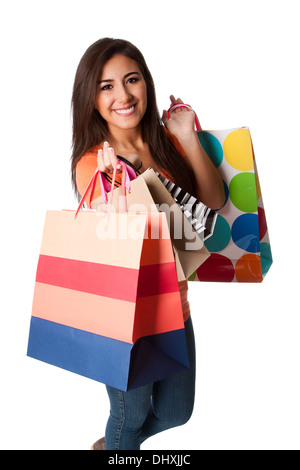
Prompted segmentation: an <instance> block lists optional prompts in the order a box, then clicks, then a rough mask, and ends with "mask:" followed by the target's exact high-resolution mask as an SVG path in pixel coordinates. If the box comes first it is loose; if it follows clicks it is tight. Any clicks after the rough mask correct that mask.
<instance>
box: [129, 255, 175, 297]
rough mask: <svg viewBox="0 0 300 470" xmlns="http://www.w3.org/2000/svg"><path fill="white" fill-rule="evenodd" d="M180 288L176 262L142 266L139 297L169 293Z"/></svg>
mask: <svg viewBox="0 0 300 470" xmlns="http://www.w3.org/2000/svg"><path fill="white" fill-rule="evenodd" d="M178 290H179V286H178V280H177V275H176V269H175V264H174V263H162V264H150V265H146V266H141V268H140V277H139V286H138V297H147V296H150V295H158V294H167V293H169V292H177V291H178Z"/></svg>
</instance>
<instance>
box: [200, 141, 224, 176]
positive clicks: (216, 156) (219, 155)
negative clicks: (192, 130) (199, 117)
mask: <svg viewBox="0 0 300 470" xmlns="http://www.w3.org/2000/svg"><path fill="white" fill-rule="evenodd" d="M198 138H199V140H200V143H201V145H202V147H203V149H204V150H205V152H206V153H207V155H208V156H209V158H210V159H211V161H212V162H213V164H214V165H215V167H216V168H218V167H219V166H220V165H221V163H222V160H223V156H224V155H223V148H222V145H221V144H220V142H219V140H218V139H217V138H216V137H215V136H214V135H212V134H209V133H208V132H199V133H198Z"/></svg>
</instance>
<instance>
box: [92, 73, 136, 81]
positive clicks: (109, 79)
mask: <svg viewBox="0 0 300 470" xmlns="http://www.w3.org/2000/svg"><path fill="white" fill-rule="evenodd" d="M129 75H140V73H139V72H129V73H126V75H124V78H127V77H129ZM104 82H114V79H113V78H107V79H105V80H99V81H98V83H104Z"/></svg>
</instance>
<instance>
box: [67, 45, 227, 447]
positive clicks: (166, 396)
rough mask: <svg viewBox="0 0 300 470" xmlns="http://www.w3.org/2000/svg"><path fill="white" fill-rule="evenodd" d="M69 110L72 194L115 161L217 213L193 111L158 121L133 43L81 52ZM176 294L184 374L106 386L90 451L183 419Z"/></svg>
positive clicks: (220, 196)
mask: <svg viewBox="0 0 300 470" xmlns="http://www.w3.org/2000/svg"><path fill="white" fill-rule="evenodd" d="M170 99H171V103H172V104H175V103H182V101H181V100H180V99H177V100H176V99H175V98H174V96H171V97H170ZM72 106H73V154H72V181H73V185H74V189H75V191H76V193H77V194H78V195H79V194H81V195H82V193H83V192H84V190H85V189H86V187H87V184H88V182H89V181H90V179H91V177H92V175H93V174H94V172H95V170H96V168H97V166H98V167H99V169H100V170H101V171H102V172H104V173H105V174H106V176H107V178H109V177H110V176H111V174H112V172H113V170H114V168H115V166H116V165H117V155H120V156H122V157H123V158H125V160H126V161H127V162H128V163H129V164H130V165H132V166H133V167H134V168H135V169H136V171H137V173H141V172H143V171H145V170H146V169H147V168H149V167H151V168H153V169H154V170H156V171H159V172H160V173H162V174H164V175H166V176H167V177H168V178H169V179H172V180H173V181H174V182H175V183H177V184H178V185H179V186H181V187H182V188H183V189H185V190H186V191H188V192H189V193H191V194H194V195H195V196H196V197H197V198H198V199H200V200H201V201H202V202H203V203H205V204H206V205H207V206H209V207H211V208H213V209H218V208H220V207H222V205H223V203H224V189H223V182H222V180H221V178H220V176H219V174H218V172H217V170H216V169H215V167H214V166H213V164H212V163H211V161H210V159H209V158H208V156H207V155H206V153H205V152H204V150H203V148H202V147H201V145H200V142H199V139H198V137H197V134H196V132H195V130H194V113H193V111H192V110H189V109H185V108H177V109H176V110H175V111H174V112H172V114H171V117H170V119H168V113H167V111H164V112H163V115H162V119H160V117H159V114H158V110H157V105H156V97H155V88H154V83H153V79H152V77H151V74H150V72H149V70H148V67H147V65H146V62H145V60H144V57H143V55H142V54H141V52H140V51H139V50H138V49H137V48H136V47H135V46H134V45H133V44H131V43H129V42H128V41H124V40H119V39H110V38H104V39H100V40H99V41H97V42H96V43H94V44H93V45H92V46H90V47H89V48H88V50H87V51H86V52H85V54H84V55H83V57H82V59H81V61H80V63H79V66H78V69H77V73H76V77H75V82H74V89H73V97H72ZM117 176H118V175H117ZM119 178H120V175H119ZM118 181H119V180H118ZM118 181H117V183H116V184H118ZM99 195H100V187H96V190H95V193H94V198H96V197H98V196H99ZM179 287H180V292H181V299H182V307H183V313H184V320H185V329H186V336H187V343H188V348H189V358H190V366H191V367H190V369H189V370H187V371H184V372H182V373H179V374H176V375H174V376H173V377H171V378H168V379H166V380H162V381H160V382H156V383H154V384H150V385H146V386H143V387H139V388H137V389H134V390H131V391H128V392H123V391H121V390H117V389H114V388H112V387H109V386H107V391H108V395H109V399H110V407H111V409H110V416H109V419H108V422H107V426H106V432H105V439H104V438H102V439H100V440H99V441H97V442H96V443H95V444H94V446H93V449H95V450H100V449H104V448H106V449H111V450H132V449H140V445H141V443H142V442H144V441H145V440H146V439H147V438H148V437H150V436H152V435H154V434H156V433H158V432H161V431H164V430H166V429H169V428H171V427H174V426H179V425H182V424H184V423H186V422H187V421H188V419H189V418H190V416H191V414H192V410H193V405H194V394H195V345H194V335H193V327H192V322H191V317H190V310H189V303H188V300H187V289H188V286H187V282H183V283H182V282H181V283H180V286H179ZM104 442H105V446H104Z"/></svg>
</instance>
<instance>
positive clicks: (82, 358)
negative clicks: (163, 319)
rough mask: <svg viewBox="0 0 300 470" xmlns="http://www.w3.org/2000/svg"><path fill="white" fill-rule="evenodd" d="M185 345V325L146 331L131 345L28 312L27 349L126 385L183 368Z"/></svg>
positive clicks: (62, 365) (185, 364)
mask: <svg viewBox="0 0 300 470" xmlns="http://www.w3.org/2000/svg"><path fill="white" fill-rule="evenodd" d="M184 345H185V330H184V329H180V330H175V331H170V332H167V333H161V334H158V335H153V336H147V337H145V338H141V339H139V340H138V341H137V342H136V343H135V345H132V344H129V343H125V342H122V341H118V340H115V339H111V338H107V337H104V336H100V335H96V334H94V333H89V332H87V331H82V330H78V329H75V328H71V327H69V326H64V325H61V324H58V323H54V322H50V321H48V320H43V319H41V318H37V317H32V318H31V326H30V335H29V342H28V351H27V355H28V356H30V357H32V358H34V359H38V360H41V361H43V362H46V363H48V364H52V365H54V366H57V367H60V368H62V369H65V370H68V371H71V372H74V373H76V374H79V375H82V376H84V377H88V378H90V379H93V380H96V381H98V382H102V383H105V384H106V385H110V386H112V387H115V388H118V389H120V390H129V389H132V388H136V387H139V386H141V385H145V384H146V383H151V382H155V381H157V380H160V379H162V378H166V376H171V375H173V374H175V373H178V372H181V371H183V370H185V369H188V368H189V362H188V357H187V353H186V348H185V347H183V346H184ZM170 356H171V357H170ZM150 378H151V379H150Z"/></svg>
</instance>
